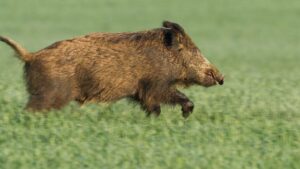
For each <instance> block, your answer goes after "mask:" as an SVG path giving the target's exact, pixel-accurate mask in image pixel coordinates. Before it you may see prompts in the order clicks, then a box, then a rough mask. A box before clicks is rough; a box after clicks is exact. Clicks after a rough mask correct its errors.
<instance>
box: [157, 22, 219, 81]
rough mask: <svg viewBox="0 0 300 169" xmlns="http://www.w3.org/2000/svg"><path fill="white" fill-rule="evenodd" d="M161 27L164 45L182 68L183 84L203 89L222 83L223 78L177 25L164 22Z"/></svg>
mask: <svg viewBox="0 0 300 169" xmlns="http://www.w3.org/2000/svg"><path fill="white" fill-rule="evenodd" d="M163 27H164V36H163V37H164V45H165V46H166V47H167V49H168V50H170V51H171V52H172V55H173V56H174V57H176V58H178V60H180V64H182V66H183V67H184V69H183V71H182V72H181V73H182V77H183V80H184V81H185V83H187V84H191V83H196V84H198V85H201V86H205V87H209V86H213V85H216V84H217V83H219V84H220V85H222V84H223V83H224V76H223V75H222V74H221V73H220V71H219V70H218V69H217V68H216V67H215V66H214V65H213V64H211V63H210V62H209V61H208V60H207V59H206V58H205V57H204V55H203V54H202V53H201V51H200V50H199V48H198V47H197V46H196V45H195V44H194V42H193V41H192V39H191V38H190V37H189V36H188V35H187V34H186V33H185V31H184V29H183V28H182V27H181V26H180V25H179V24H176V23H172V22H169V21H164V22H163Z"/></svg>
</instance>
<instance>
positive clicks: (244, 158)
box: [0, 0, 300, 169]
mask: <svg viewBox="0 0 300 169" xmlns="http://www.w3.org/2000/svg"><path fill="white" fill-rule="evenodd" d="M299 9H300V2H299V1H297V0H287V1H281V0H273V1H271V0H266V1H261V0H252V1H242V0H226V1H223V0H211V1H209V0H206V1H204V0H203V1H198V0H194V1H182V0H174V1H162V0H151V1H140V0H132V1H128V0H127V1H125V0H124V1H123V0H119V1H97V0H93V1H74V0H64V1H61V0H48V1H38V0H26V1H17V0H1V1H0V34H1V35H6V36H10V37H12V38H14V39H15V40H17V41H19V42H20V43H21V44H23V45H24V46H25V47H26V48H28V49H29V50H31V51H35V50H38V49H40V48H43V47H45V46H47V45H49V44H51V43H52V42H54V41H57V40H60V39H65V38H69V37H73V36H77V35H82V34H87V33H89V32H97V31H99V32H100V31H106V32H108V31H109V32H122V31H138V30H143V29H149V28H154V27H159V26H160V24H161V22H162V20H165V19H168V20H172V21H176V22H178V23H180V24H181V25H183V26H184V28H185V29H186V31H187V32H188V33H189V34H190V35H191V36H192V37H193V40H194V41H195V42H196V43H197V45H198V46H199V48H200V49H201V50H202V51H203V53H204V54H205V55H206V56H207V58H208V59H209V60H210V61H212V62H213V63H215V65H217V67H218V68H219V69H220V70H222V72H223V73H224V74H225V75H226V80H225V85H224V86H216V87H213V88H209V89H205V88H202V87H197V86H195V87H192V88H189V89H185V90H184V92H185V93H186V94H187V95H188V96H189V97H190V98H191V99H192V100H193V101H194V103H195V105H196V107H195V111H194V113H193V114H192V115H191V116H190V117H189V118H188V119H187V120H184V119H183V118H182V117H181V113H180V107H175V108H171V107H167V106H165V107H163V112H162V115H161V116H160V117H159V118H145V114H144V112H142V111H141V110H140V109H139V107H138V106H135V105H132V104H128V102H127V101H125V100H121V101H119V102H117V103H115V104H111V105H103V104H99V105H96V104H91V105H86V106H84V107H79V106H78V105H76V104H75V103H71V104H70V105H68V106H67V107H65V108H64V109H62V110H60V111H52V112H49V113H48V114H47V115H41V114H31V113H28V112H23V110H22V109H23V107H24V105H25V104H26V100H27V96H28V95H27V93H26V91H25V86H24V82H23V79H22V76H23V72H22V67H23V64H22V63H21V62H20V61H18V60H17V59H16V58H14V57H13V52H12V50H11V49H10V48H9V47H8V46H6V45H5V44H3V43H1V44H0V168H1V169H2V168H3V169H6V168H9V169H13V168H18V169H19V168H22V169H23V168H25V169H33V168H37V169H42V168H55V169H56V168H70V169H71V168H72V169H73V168H128V169H132V168H193V169H194V168H201V169H208V168H212V169H241V168H249V169H256V168H263V169H264V168H269V169H276V168H278V169H289V168H294V169H297V168H300V111H299V110H300V76H299V72H300V67H299V63H300V56H299V54H300V48H299V44H300V31H299V27H300V22H299V18H300V12H299Z"/></svg>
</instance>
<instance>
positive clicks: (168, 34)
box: [163, 28, 182, 49]
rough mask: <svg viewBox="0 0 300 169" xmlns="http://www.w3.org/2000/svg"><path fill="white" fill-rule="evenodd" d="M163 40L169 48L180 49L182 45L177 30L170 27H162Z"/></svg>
mask: <svg viewBox="0 0 300 169" xmlns="http://www.w3.org/2000/svg"><path fill="white" fill-rule="evenodd" d="M163 41H164V45H165V46H166V47H167V48H169V49H180V48H181V46H182V45H181V44H180V40H179V34H178V32H176V31H174V30H173V29H170V28H165V29H163Z"/></svg>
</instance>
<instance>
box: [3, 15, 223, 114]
mask: <svg viewBox="0 0 300 169" xmlns="http://www.w3.org/2000/svg"><path fill="white" fill-rule="evenodd" d="M0 40H1V41H3V42H5V43H7V44H8V45H9V46H11V47H12V48H13V49H14V50H15V51H16V53H17V55H18V56H19V58H20V59H21V60H22V61H23V62H24V63H25V65H24V71H25V79H26V82H27V90H28V92H29V101H28V103H27V106H26V109H27V110H30V111H45V110H50V109H59V108H61V107H63V106H64V105H66V104H67V103H69V102H70V101H72V100H75V101H77V102H78V103H80V104H84V103H87V102H114V101H116V100H119V99H122V98H130V99H131V100H134V101H136V102H138V103H140V105H141V108H142V109H144V110H145V111H146V112H147V115H150V114H154V115H156V116H158V115H159V114H160V112H161V110H160V105H161V104H171V105H176V104H179V105H181V107H182V115H183V117H185V118H186V117H188V116H189V114H190V113H191V112H192V111H193V108H194V105H193V102H192V101H190V100H189V98H188V97H187V96H185V95H184V94H183V93H181V92H180V91H179V90H177V88H176V87H178V86H190V85H193V84H198V85H201V86H205V87H209V86H213V85H215V84H217V83H219V84H220V85H222V84H223V82H224V77H223V75H222V74H221V73H220V72H219V71H218V69H217V68H216V67H215V66H213V65H212V64H211V63H210V62H209V61H208V60H207V59H206V58H205V57H204V56H203V54H201V52H200V50H199V49H198V48H197V46H196V45H195V44H194V43H193V41H192V40H191V38H190V37H189V36H188V35H187V33H186V32H185V31H184V29H183V28H182V27H181V26H180V25H179V24H176V23H172V22H169V21H165V22H163V25H162V27H160V28H156V29H151V30H148V31H141V32H133V33H127V32H126V33H92V34H89V35H86V36H81V37H76V38H73V39H69V40H63V41H59V42H56V43H54V44H52V45H50V46H48V47H46V48H44V49H42V50H39V51H37V52H28V51H27V50H26V49H25V48H23V47H22V46H20V45H19V44H18V43H17V42H15V41H13V40H12V39H10V38H6V37H2V36H0Z"/></svg>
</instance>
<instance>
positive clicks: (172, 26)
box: [162, 21, 184, 34]
mask: <svg viewBox="0 0 300 169" xmlns="http://www.w3.org/2000/svg"><path fill="white" fill-rule="evenodd" d="M162 26H163V27H165V28H170V29H173V30H174V31H177V32H179V33H181V34H184V29H183V28H182V27H181V26H180V25H179V24H177V23H173V22H170V21H163V24H162Z"/></svg>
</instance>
